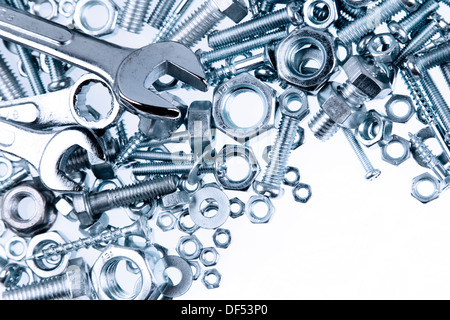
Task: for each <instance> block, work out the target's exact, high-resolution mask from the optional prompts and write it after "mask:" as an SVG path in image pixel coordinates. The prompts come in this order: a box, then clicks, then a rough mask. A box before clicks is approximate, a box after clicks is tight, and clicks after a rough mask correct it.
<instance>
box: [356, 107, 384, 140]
mask: <svg viewBox="0 0 450 320" xmlns="http://www.w3.org/2000/svg"><path fill="white" fill-rule="evenodd" d="M391 135H392V121H391V120H389V119H387V118H386V117H383V116H382V115H381V114H379V113H378V112H376V111H375V110H370V111H369V112H368V113H367V116H366V118H365V119H364V121H362V122H361V124H360V125H359V127H358V130H357V131H356V138H357V139H358V140H359V141H360V142H361V143H362V144H363V145H365V146H366V147H372V146H374V145H376V144H379V143H383V142H387V141H389V140H390V139H391Z"/></svg>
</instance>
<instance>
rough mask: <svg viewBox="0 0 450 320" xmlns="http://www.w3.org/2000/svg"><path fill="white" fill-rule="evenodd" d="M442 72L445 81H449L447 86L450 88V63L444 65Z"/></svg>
mask: <svg viewBox="0 0 450 320" xmlns="http://www.w3.org/2000/svg"><path fill="white" fill-rule="evenodd" d="M441 71H442V74H443V75H444V78H445V81H447V85H448V86H449V87H450V62H447V63H444V64H442V65H441Z"/></svg>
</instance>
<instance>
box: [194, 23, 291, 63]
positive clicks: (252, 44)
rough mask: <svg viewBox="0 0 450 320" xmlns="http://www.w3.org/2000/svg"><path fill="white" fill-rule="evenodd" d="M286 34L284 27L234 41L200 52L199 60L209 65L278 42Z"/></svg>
mask: <svg viewBox="0 0 450 320" xmlns="http://www.w3.org/2000/svg"><path fill="white" fill-rule="evenodd" d="M287 35H288V31H287V30H286V29H283V30H281V31H275V32H272V33H269V34H266V35H264V36H261V37H257V38H255V39H251V40H247V41H243V42H241V43H236V44H233V45H230V46H228V47H223V48H219V49H216V50H213V51H208V52H202V53H200V61H201V62H202V63H203V65H210V64H211V63H213V62H215V61H219V60H223V59H226V58H228V57H233V56H236V55H239V54H241V53H244V52H247V51H250V50H255V49H258V48H262V47H264V46H265V45H267V44H268V43H271V42H279V41H281V40H283V39H284V38H286V36H287Z"/></svg>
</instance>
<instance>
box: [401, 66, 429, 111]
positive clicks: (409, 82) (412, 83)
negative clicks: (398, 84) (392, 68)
mask: <svg viewBox="0 0 450 320" xmlns="http://www.w3.org/2000/svg"><path fill="white" fill-rule="evenodd" d="M400 73H401V75H402V77H403V80H404V81H405V84H406V86H407V87H408V90H409V92H410V94H411V97H412V98H413V100H414V102H415V103H416V106H417V108H418V109H422V110H429V111H430V112H431V109H430V105H429V104H428V100H427V97H426V94H425V92H424V90H423V89H422V87H421V86H420V84H419V83H418V82H417V81H416V80H415V79H414V77H413V75H412V74H411V73H410V72H409V71H408V70H407V69H405V68H400Z"/></svg>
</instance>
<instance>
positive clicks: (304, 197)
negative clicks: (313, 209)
mask: <svg viewBox="0 0 450 320" xmlns="http://www.w3.org/2000/svg"><path fill="white" fill-rule="evenodd" d="M302 190H304V191H306V194H305V195H303V194H300V191H302ZM292 194H293V196H294V200H295V201H297V202H300V203H307V202H308V201H309V199H311V196H312V190H311V186H310V185H309V184H306V183H297V185H296V186H295V187H294V188H293V189H292Z"/></svg>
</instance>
